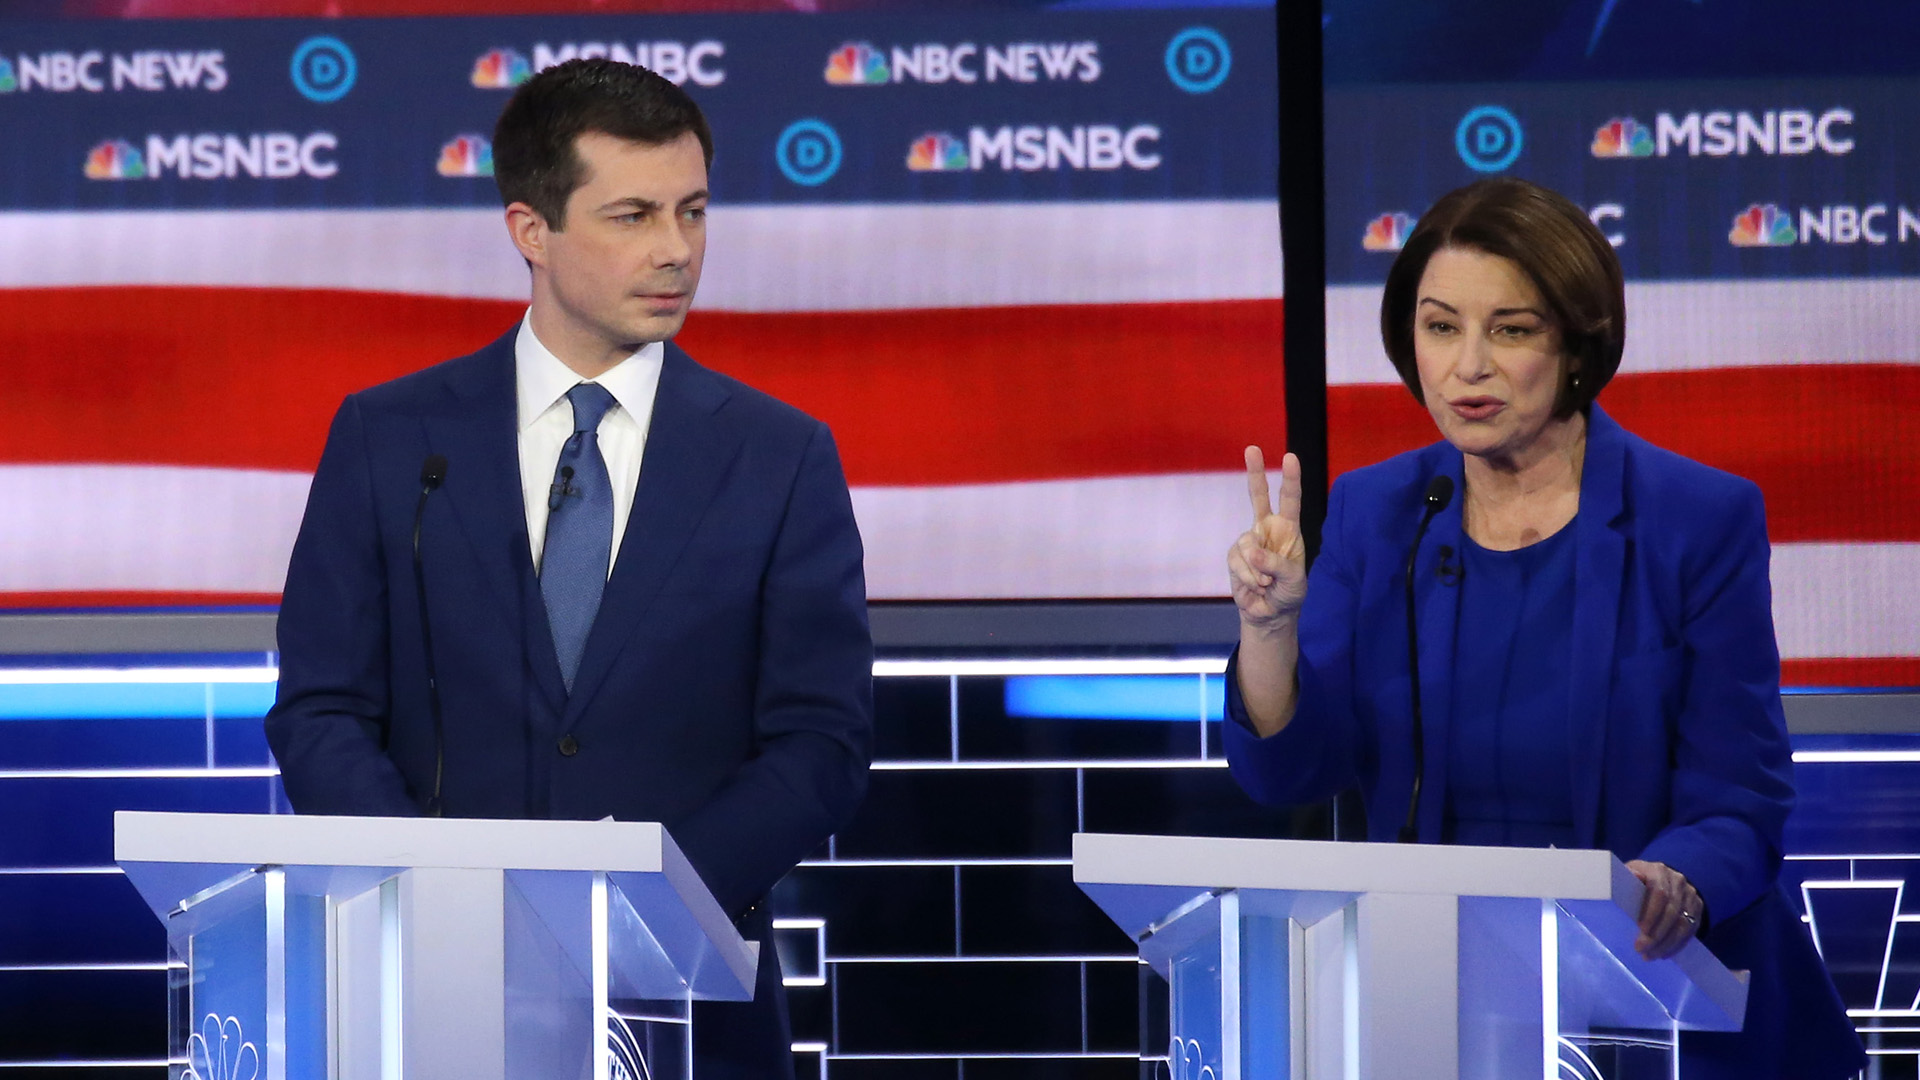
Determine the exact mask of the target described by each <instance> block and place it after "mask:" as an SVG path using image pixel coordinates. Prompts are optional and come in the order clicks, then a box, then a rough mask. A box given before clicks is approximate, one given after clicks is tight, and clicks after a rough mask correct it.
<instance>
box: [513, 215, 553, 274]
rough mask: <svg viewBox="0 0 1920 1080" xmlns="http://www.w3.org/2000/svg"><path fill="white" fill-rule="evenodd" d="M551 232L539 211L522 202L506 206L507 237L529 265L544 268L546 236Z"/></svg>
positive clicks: (545, 261)
mask: <svg viewBox="0 0 1920 1080" xmlns="http://www.w3.org/2000/svg"><path fill="white" fill-rule="evenodd" d="M551 231H552V230H551V229H550V228H548V226H547V219H546V218H544V217H542V216H541V215H540V211H538V210H535V209H534V208H533V207H531V206H528V205H527V204H526V203H523V202H516V203H508V204H507V235H508V236H510V237H512V238H513V246H514V247H516V248H519V249H520V257H521V258H523V259H525V260H527V263H528V264H529V265H531V266H538V267H540V268H541V269H545V268H546V265H547V234H548V233H549V232H551Z"/></svg>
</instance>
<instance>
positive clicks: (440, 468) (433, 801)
mask: <svg viewBox="0 0 1920 1080" xmlns="http://www.w3.org/2000/svg"><path fill="white" fill-rule="evenodd" d="M446 478H447V459H446V458H444V457H442V456H441V455H439V454H428V455H427V460H425V461H423V462H421V463H420V501H419V502H417V503H415V504H414V507H413V595H414V599H415V600H416V601H418V603H419V605H420V644H421V647H422V648H423V649H424V651H425V653H426V658H427V709H428V711H429V712H430V713H431V715H432V716H433V797H432V798H430V799H428V800H427V816H429V817H439V816H440V812H441V810H442V809H443V808H442V806H441V803H440V781H441V776H442V774H443V773H444V772H445V771H446V767H447V731H446V724H445V723H444V722H443V721H442V720H441V719H440V677H439V675H438V674H437V673H436V672H435V671H434V665H433V622H432V621H431V620H430V619H429V618H428V616H427V576H426V571H425V570H424V568H423V565H422V561H421V558H420V526H421V523H422V522H424V521H425V520H426V517H427V499H428V497H430V496H431V495H432V494H433V493H434V492H435V491H436V490H438V489H439V487H440V484H441V482H442V481H444V480H446Z"/></svg>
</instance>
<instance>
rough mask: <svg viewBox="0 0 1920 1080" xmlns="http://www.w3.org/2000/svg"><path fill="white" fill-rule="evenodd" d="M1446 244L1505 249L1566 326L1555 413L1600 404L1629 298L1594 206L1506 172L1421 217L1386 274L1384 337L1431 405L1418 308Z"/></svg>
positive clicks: (1616, 359) (1620, 344) (1491, 251)
mask: <svg viewBox="0 0 1920 1080" xmlns="http://www.w3.org/2000/svg"><path fill="white" fill-rule="evenodd" d="M1442 248H1468V249H1471V250H1473V251H1482V252H1485V253H1487V254H1488V255H1498V256H1500V257H1501V258H1503V259H1509V260H1511V261H1512V262H1514V263H1515V264H1516V265H1518V266H1519V267H1520V269H1521V271H1522V272H1523V273H1525V274H1526V275H1527V277H1528V278H1530V279H1532V281H1533V285H1534V288H1537V289H1539V290H1540V298H1541V299H1542V300H1545V301H1546V304H1547V308H1548V309H1549V311H1550V313H1551V315H1552V317H1553V321H1554V322H1555V323H1556V324H1557V325H1558V327H1559V330H1560V340H1561V344H1562V348H1563V350H1564V351H1565V354H1566V365H1565V368H1564V369H1563V370H1562V371H1561V373H1560V390H1559V393H1558V394H1557V395H1556V396H1555V398H1554V409H1553V414H1554V415H1555V416H1558V417H1566V416H1571V415H1573V414H1574V413H1576V412H1579V411H1581V410H1584V409H1585V408H1586V407H1587V406H1588V405H1590V404H1592V402H1593V399H1594V397H1595V396H1597V395H1598V394H1599V393H1600V389H1601V387H1604V386H1606V385H1607V382H1608V380H1610V379H1612V378H1613V373H1614V372H1615V371H1616V370H1618V369H1619V367H1620V354H1621V352H1622V351H1623V350H1624V348H1625V346H1626V340H1627V302H1626V288H1625V283H1624V281H1623V279H1622V275H1621V273H1620V259H1619V257H1618V256H1617V255H1615V254H1614V252H1613V245H1612V244H1610V243H1608V242H1607V238H1606V236H1605V234H1603V233H1601V231H1600V230H1599V229H1598V228H1597V227H1595V226H1594V224H1593V221H1592V220H1591V219H1589V218H1588V217H1587V215H1586V212H1585V211H1583V210H1581V209H1580V208H1579V207H1578V206H1575V205H1574V204H1573V203H1572V202H1571V201H1569V200H1568V199H1567V197H1566V196H1564V195H1561V194H1560V193H1559V192H1557V191H1552V190H1550V189H1548V188H1544V187H1541V186H1540V185H1538V184H1534V183H1529V182H1528V181H1525V180H1520V179H1517V178H1513V177H1499V178H1495V179H1488V180H1481V181H1479V182H1477V183H1472V184H1468V185H1467V186H1466V187H1463V188H1457V189H1455V190H1453V191H1450V192H1448V193H1446V194H1445V195H1442V196H1441V197H1440V201H1439V202H1436V203H1434V204H1433V208H1432V209H1430V210H1428V211H1427V212H1426V214H1425V215H1423V216H1422V217H1421V218H1420V223H1419V224H1418V225H1415V226H1414V228H1413V232H1412V233H1411V234H1410V235H1409V236H1408V237H1407V242H1406V246H1404V247H1402V248H1401V249H1400V255H1399V257H1398V258H1396V259H1394V261H1393V268H1392V269H1390V270H1388V271H1387V288H1386V292H1385V294H1384V295H1382V296H1381V298H1380V337H1381V340H1382V342H1383V343H1384V344H1385V345H1386V347H1387V356H1388V358H1389V359H1391V360H1392V361H1393V366H1394V367H1395V368H1396V369H1398V370H1399V372H1400V379H1401V381H1402V382H1405V383H1406V384H1407V389H1409V390H1411V391H1413V396H1414V399H1415V400H1416V401H1421V402H1422V403H1424V402H1425V396H1424V395H1423V394H1422V393H1421V392H1420V372H1419V370H1418V368H1417V367H1416V365H1415V363H1414V353H1413V314H1414V308H1415V307H1416V306H1417V305H1418V304H1419V302H1420V298H1419V296H1418V295H1416V294H1417V293H1418V292H1419V291H1420V279H1421V277H1423V276H1424V275H1425V274H1426V272H1427V261H1428V260H1429V259H1431V258H1433V254H1434V252H1436V251H1439V250H1441V249H1442ZM1576 374H1578V376H1579V378H1577V379H1576V378H1574V376H1575V375H1576Z"/></svg>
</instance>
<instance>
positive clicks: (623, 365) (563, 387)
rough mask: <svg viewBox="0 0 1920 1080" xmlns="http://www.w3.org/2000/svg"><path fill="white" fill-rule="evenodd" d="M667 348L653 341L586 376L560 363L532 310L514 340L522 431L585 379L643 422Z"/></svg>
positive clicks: (516, 384)
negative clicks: (537, 332) (599, 372)
mask: <svg viewBox="0 0 1920 1080" xmlns="http://www.w3.org/2000/svg"><path fill="white" fill-rule="evenodd" d="M666 351H667V347H666V346H665V345H664V344H662V343H661V342H658V341H654V342H649V343H648V344H645V345H642V346H641V347H640V349H639V350H638V351H637V352H635V353H634V354H633V355H632V356H629V357H627V358H626V359H625V360H622V361H620V362H619V363H618V364H615V365H614V366H613V367H612V368H611V369H609V370H608V371H607V372H606V373H604V374H602V375H601V376H600V377H599V378H597V379H583V378H581V377H580V374H579V373H578V372H576V371H574V370H573V369H572V368H570V367H568V366H567V365H566V364H564V363H562V362H561V360H560V358H559V357H557V356H555V355H553V352H552V351H551V350H549V349H548V348H547V347H546V346H545V345H543V344H541V342H540V339H539V338H538V337H536V336H535V335H534V333H533V312H532V310H531V309H529V310H528V312H527V315H526V317H525V318H522V319H521V320H520V333H519V334H518V335H517V336H516V337H515V338H514V342H513V357H514V365H513V368H514V384H515V389H516V391H517V396H518V398H519V407H520V430H521V431H525V430H527V428H529V427H531V426H532V425H533V422H534V421H535V420H538V419H540V416H541V415H542V414H543V413H545V412H546V411H547V410H548V409H551V408H553V406H554V404H555V403H557V402H558V401H559V400H560V399H561V398H563V397H566V396H567V391H569V390H571V389H573V388H574V387H575V386H576V385H578V384H580V383H583V382H594V383H599V384H600V385H601V386H604V387H606V388H607V392H608V393H610V394H612V395H613V400H614V401H615V402H617V403H619V405H620V407H621V408H622V409H625V410H626V411H627V412H628V413H632V414H635V418H636V419H640V420H645V419H646V416H647V414H649V413H651V412H652V402H653V395H652V393H651V388H652V387H653V386H654V385H655V384H656V383H657V382H658V381H659V373H660V366H661V363H662V361H663V360H664V359H665V357H666Z"/></svg>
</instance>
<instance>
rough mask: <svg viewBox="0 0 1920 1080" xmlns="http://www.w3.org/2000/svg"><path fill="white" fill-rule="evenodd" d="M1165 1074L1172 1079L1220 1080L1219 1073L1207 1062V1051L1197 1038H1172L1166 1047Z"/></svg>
mask: <svg viewBox="0 0 1920 1080" xmlns="http://www.w3.org/2000/svg"><path fill="white" fill-rule="evenodd" d="M1167 1074H1168V1075H1169V1076H1170V1077H1172V1080H1220V1074H1219V1073H1217V1072H1215V1071H1214V1070H1213V1066H1212V1065H1209V1064H1207V1052H1206V1049H1205V1048H1204V1047H1202V1046H1201V1045H1200V1040H1199V1039H1182V1038H1178V1037H1176V1038H1175V1039H1174V1040H1173V1045H1172V1046H1170V1047H1168V1048H1167Z"/></svg>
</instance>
